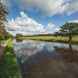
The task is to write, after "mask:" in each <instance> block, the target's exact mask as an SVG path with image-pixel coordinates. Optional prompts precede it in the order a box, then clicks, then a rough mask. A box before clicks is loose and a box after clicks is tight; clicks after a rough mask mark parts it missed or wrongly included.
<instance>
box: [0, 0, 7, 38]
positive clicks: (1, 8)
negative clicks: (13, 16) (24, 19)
mask: <svg viewBox="0 0 78 78" xmlns="http://www.w3.org/2000/svg"><path fill="white" fill-rule="evenodd" d="M7 14H8V13H7V9H6V7H5V5H4V4H3V3H2V2H1V0H0V36H1V37H5V35H6V34H7V33H6V30H5V24H4V22H5V21H6V15H7Z"/></svg>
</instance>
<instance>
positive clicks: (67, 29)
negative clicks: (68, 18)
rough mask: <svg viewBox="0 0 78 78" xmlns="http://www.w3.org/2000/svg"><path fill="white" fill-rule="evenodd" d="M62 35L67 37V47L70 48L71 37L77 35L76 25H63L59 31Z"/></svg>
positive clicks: (77, 28) (77, 26)
mask: <svg viewBox="0 0 78 78" xmlns="http://www.w3.org/2000/svg"><path fill="white" fill-rule="evenodd" d="M60 31H61V33H62V34H66V35H68V37H69V41H68V42H69V47H70V48H71V47H72V46H71V43H72V35H74V34H78V23H65V24H64V25H63V26H62V27H61V29H60Z"/></svg>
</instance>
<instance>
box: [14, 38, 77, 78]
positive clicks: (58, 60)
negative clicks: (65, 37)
mask: <svg viewBox="0 0 78 78" xmlns="http://www.w3.org/2000/svg"><path fill="white" fill-rule="evenodd" d="M14 52H15V54H16V57H17V60H18V63H19V64H20V68H21V72H22V76H23V78H78V45H73V46H72V50H70V49H69V45H68V44H64V43H55V42H41V41H32V40H27V41H25V40H24V41H22V42H16V41H15V40H14Z"/></svg>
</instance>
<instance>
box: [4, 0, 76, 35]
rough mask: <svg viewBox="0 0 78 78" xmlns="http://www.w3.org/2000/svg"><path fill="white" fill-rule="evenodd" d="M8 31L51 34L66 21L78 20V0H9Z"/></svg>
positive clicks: (13, 32) (26, 33) (27, 33)
mask: <svg viewBox="0 0 78 78" xmlns="http://www.w3.org/2000/svg"><path fill="white" fill-rule="evenodd" d="M7 4H8V5H7V6H8V12H9V13H8V16H7V19H8V23H7V25H6V29H7V31H9V32H10V33H12V34H13V35H15V34H18V33H20V34H25V35H31V34H48V33H49V34H50V33H54V32H57V31H58V30H59V29H60V26H62V25H63V24H64V23H65V22H68V21H72V22H73V21H74V22H78V0H7Z"/></svg>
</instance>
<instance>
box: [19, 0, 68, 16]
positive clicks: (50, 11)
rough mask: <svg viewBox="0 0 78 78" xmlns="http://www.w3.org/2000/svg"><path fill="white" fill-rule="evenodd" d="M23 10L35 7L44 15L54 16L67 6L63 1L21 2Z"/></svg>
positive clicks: (33, 0)
mask: <svg viewBox="0 0 78 78" xmlns="http://www.w3.org/2000/svg"><path fill="white" fill-rule="evenodd" d="M20 3H21V4H22V6H21V7H22V8H23V9H28V8H32V7H36V8H37V9H38V10H40V11H42V12H43V13H44V14H46V15H54V14H57V13H59V14H60V13H62V12H63V11H64V10H65V8H66V6H67V4H64V3H65V1H64V0H21V2H20Z"/></svg>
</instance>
